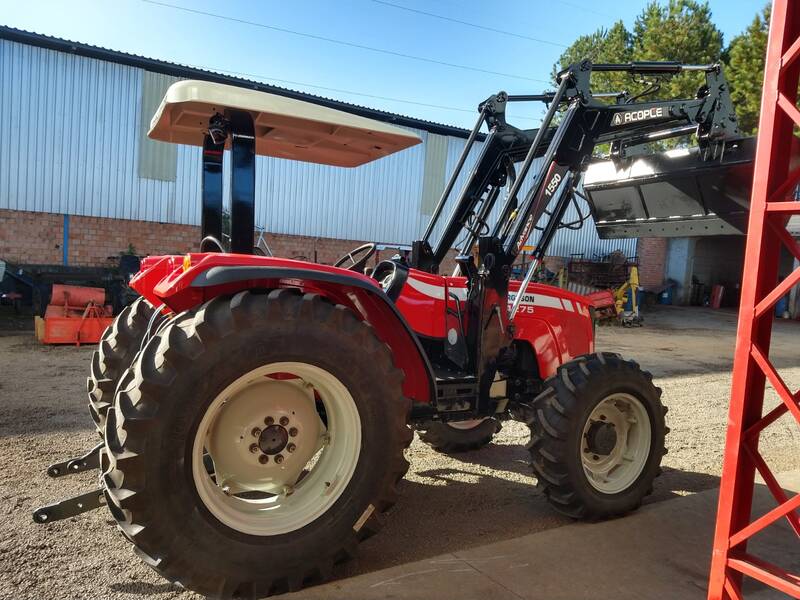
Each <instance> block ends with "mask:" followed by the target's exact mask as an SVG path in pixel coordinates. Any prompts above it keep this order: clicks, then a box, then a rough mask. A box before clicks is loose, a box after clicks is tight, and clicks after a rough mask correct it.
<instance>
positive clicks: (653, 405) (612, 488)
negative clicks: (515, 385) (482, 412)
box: [527, 352, 669, 520]
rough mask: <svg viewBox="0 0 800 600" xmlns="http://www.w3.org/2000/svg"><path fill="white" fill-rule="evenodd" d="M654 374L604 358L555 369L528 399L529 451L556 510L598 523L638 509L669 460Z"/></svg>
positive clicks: (596, 356) (603, 355)
mask: <svg viewBox="0 0 800 600" xmlns="http://www.w3.org/2000/svg"><path fill="white" fill-rule="evenodd" d="M652 379H653V378H652V375H650V373H648V372H646V371H643V370H641V369H640V368H639V365H638V364H636V363H635V362H634V361H630V360H623V359H622V358H621V357H620V356H619V355H618V354H612V353H608V352H603V353H596V354H589V355H585V356H581V357H579V358H577V359H575V360H573V361H571V362H568V363H565V364H564V365H562V366H561V367H559V368H558V371H557V372H556V374H555V375H554V376H553V377H551V378H550V379H548V380H547V381H545V383H544V390H543V391H542V393H541V394H539V395H538V396H537V397H536V398H535V399H534V401H533V410H532V411H530V412H529V413H528V418H527V423H528V426H529V427H530V429H531V439H530V443H529V444H528V449H529V451H530V453H531V459H532V466H533V471H534V473H535V475H536V477H537V479H538V482H539V484H538V485H539V488H540V489H541V490H542V491H543V492H544V495H545V497H546V498H547V500H548V501H549V502H550V504H551V505H552V506H553V508H555V509H556V510H557V511H559V512H561V513H563V514H565V515H567V516H570V517H573V518H576V519H588V520H598V519H604V518H610V517H614V516H618V515H622V514H625V513H627V512H630V511H632V510H634V509H636V508H638V507H639V506H640V505H641V503H642V500H643V499H644V498H645V497H646V496H647V495H648V494H650V493H651V492H652V491H653V482H654V480H655V478H656V477H657V476H658V475H659V474H660V472H661V469H660V463H661V458H662V456H663V455H664V454H666V449H665V447H664V438H665V435H666V434H667V433H668V432H669V429H668V428H667V427H666V425H665V423H664V415H665V414H666V412H667V409H666V407H664V406H663V405H662V404H661V390H660V389H659V388H657V387H655V386H654V385H653V382H652Z"/></svg>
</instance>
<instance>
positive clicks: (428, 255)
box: [411, 61, 741, 389]
mask: <svg viewBox="0 0 800 600" xmlns="http://www.w3.org/2000/svg"><path fill="white" fill-rule="evenodd" d="M593 71H603V72H608V71H620V72H628V73H631V74H636V75H640V76H648V77H662V76H670V75H674V74H676V73H680V72H683V71H698V72H702V73H703V74H704V76H705V83H704V84H703V85H702V86H701V87H700V88H699V89H698V92H697V94H696V97H695V98H689V99H675V100H664V101H647V102H638V101H637V100H638V98H639V97H640V96H639V97H633V98H631V97H630V96H629V95H628V94H626V93H615V92H612V93H605V94H593V93H592V90H591V83H590V78H591V74H592V72H593ZM557 82H558V87H557V89H556V90H555V91H554V92H552V93H547V94H541V95H521V96H513V95H508V94H506V93H505V92H499V93H498V94H495V95H493V96H491V97H489V98H488V99H487V100H486V101H484V102H483V103H482V104H481V105H480V106H479V117H478V120H477V123H476V124H475V127H474V129H473V131H472V133H471V135H470V137H469V139H468V141H467V144H466V145H465V148H464V150H463V153H462V155H461V158H460V159H459V161H458V163H457V168H456V169H455V171H454V172H453V174H452V175H451V178H450V180H449V181H448V183H447V185H446V186H445V190H444V192H443V194H442V196H441V198H440V201H439V203H438V204H437V206H436V208H435V210H434V212H433V216H432V218H431V222H430V223H429V225H428V227H427V229H426V231H425V235H424V236H423V238H422V239H421V240H418V241H416V242H414V244H413V245H412V258H411V264H412V266H413V267H415V268H418V269H421V270H425V271H429V272H433V273H436V272H438V269H439V266H440V264H441V262H442V261H443V260H444V258H445V257H446V256H448V253H449V252H450V250H451V248H452V247H453V245H454V244H455V243H456V240H457V239H462V240H463V242H462V244H461V245H460V247H459V248H458V249H457V252H458V254H459V256H458V257H457V258H456V262H457V264H458V265H459V267H458V268H459V271H460V272H461V274H462V275H466V276H467V279H468V284H467V285H468V288H469V296H468V304H467V311H466V314H467V315H469V327H468V331H467V338H468V340H469V346H470V349H471V356H470V364H471V365H472V366H473V368H474V369H475V371H476V375H477V377H478V379H479V380H480V381H481V382H483V383H482V386H481V387H482V388H484V389H485V388H486V387H487V382H488V380H489V379H490V378H491V377H494V373H495V372H496V370H497V368H498V366H499V365H501V364H502V363H503V361H504V360H506V358H505V357H507V356H509V355H510V354H511V352H510V349H511V345H512V341H513V339H514V325H513V321H514V317H515V315H516V312H517V310H518V308H519V305H520V302H521V301H522V298H523V297H524V296H525V291H526V288H527V286H528V284H529V283H530V281H531V279H532V276H533V273H534V271H535V269H536V267H537V265H538V264H539V263H540V261H541V259H542V258H543V257H544V256H545V254H546V252H547V250H548V247H549V245H550V243H551V242H552V240H553V238H554V236H555V234H556V232H557V231H558V229H559V228H560V227H561V226H562V220H563V216H564V214H565V212H566V209H567V208H568V206H569V204H570V203H571V202H573V201H574V199H575V193H576V188H577V187H578V186H579V185H580V184H581V182H582V178H583V175H584V172H585V171H586V169H587V168H588V166H589V165H590V163H591V162H592V160H593V152H594V150H595V148H596V147H597V146H598V145H600V144H609V147H610V154H611V160H612V161H613V162H614V163H615V164H617V165H624V164H627V163H630V162H631V161H632V160H633V159H635V158H637V157H641V156H646V155H648V154H652V153H653V143H654V142H658V141H661V140H666V139H670V138H677V137H681V136H688V135H694V136H696V139H697V143H698V146H699V149H700V153H701V156H700V159H701V160H705V159H709V158H711V159H714V158H715V157H719V156H722V155H724V153H725V149H726V147H729V146H732V145H735V144H736V143H737V142H740V141H741V136H740V134H739V130H738V126H737V122H736V115H735V112H734V110H733V105H732V102H731V100H730V95H729V92H728V86H727V82H726V80H725V77H724V75H723V73H722V70H721V67H720V66H719V65H689V66H684V65H679V64H676V63H630V64H598V65H593V64H592V63H591V62H589V61H583V62H581V63H577V64H573V65H571V66H570V67H568V68H567V69H565V70H564V71H562V72H561V73H559V74H558V76H557ZM609 98H610V99H611V100H612V101H611V102H608V100H609ZM531 101H543V102H545V103H547V104H548V109H547V112H546V114H545V116H544V119H543V121H542V124H541V126H540V128H539V129H534V130H521V129H518V128H516V127H514V126H513V125H510V124H509V123H507V121H506V117H505V112H506V106H507V104H508V103H509V102H531ZM484 124H485V125H486V126H487V128H488V134H487V135H486V137H485V139H484V141H483V146H482V148H481V150H480V154H479V157H478V159H477V162H476V164H475V166H474V167H473V168H472V170H471V172H470V174H469V176H468V178H467V180H466V183H465V184H464V185H463V187H462V189H461V191H460V193H459V196H458V197H457V198H456V200H455V202H454V203H453V208H452V210H451V211H450V214H449V215H448V216H447V218H446V221H444V222H443V226H441V227H438V226H439V225H440V223H439V219H440V218H442V216H443V213H444V208H445V206H446V205H447V203H448V199H449V196H450V194H451V192H452V191H453V189H454V187H455V182H456V180H457V179H458V176H459V172H460V170H461V169H463V167H464V164H465V163H466V157H467V156H468V155H469V152H470V150H471V148H472V146H473V145H474V143H475V142H476V141H477V139H478V137H479V133H478V132H479V130H480V129H481V127H482V126H483V125H484ZM520 161H521V163H520ZM517 163H519V164H517ZM528 181H530V185H529V187H528V191H527V192H526V193H523V191H522V190H523V186H525V185H526V184H527V182H528ZM506 186H507V189H508V192H507V194H506V195H505V201H504V204H503V205H502V206H500V207H495V204H496V203H497V201H498V200H499V198H500V197H501V194H500V193H499V191H500V189H501V188H505V187H506ZM495 208H497V209H498V210H497V214H498V217H497V221H496V222H495V223H494V225H493V227H492V228H491V230H489V229H488V224H487V217H488V215H489V214H490V213H492V212H493V211H494V210H495ZM437 230H440V231H441V234H440V235H439V237H438V239H436V240H434V237H435V232H436V231H437ZM534 230H537V231H539V232H541V235H540V237H539V240H538V243H537V245H536V248H535V250H534V252H533V260H532V261H531V264H530V267H529V269H528V271H527V273H526V275H525V278H524V279H523V281H522V284H521V286H520V289H519V291H518V292H517V293H516V295H515V296H514V299H513V300H514V302H513V305H512V307H511V309H510V311H509V312H507V311H506V306H507V303H508V300H509V294H508V283H509V279H510V276H511V266H512V265H513V264H514V262H515V260H516V259H517V257H518V256H519V254H520V253H521V251H522V248H523V246H524V245H525V244H526V243H527V241H528V239H529V237H530V236H531V234H532V233H533V232H534ZM476 246H477V257H476V259H473V256H472V255H471V253H472V250H473V248H475V247H476Z"/></svg>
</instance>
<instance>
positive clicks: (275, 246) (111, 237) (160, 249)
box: [0, 210, 395, 266]
mask: <svg viewBox="0 0 800 600" xmlns="http://www.w3.org/2000/svg"><path fill="white" fill-rule="evenodd" d="M63 226H64V217H63V215H57V214H51V213H39V212H25V211H14V210H0V258H2V259H4V260H7V261H9V262H12V263H18V264H61V262H62V253H63V249H62V243H63V236H64V229H63ZM265 237H266V240H267V244H268V245H269V247H270V249H271V250H272V252H273V253H274V254H275V256H280V257H285V258H298V259H305V260H309V261H315V260H316V262H320V263H325V264H332V263H333V262H335V261H336V259H338V258H339V257H340V256H342V255H344V254H346V253H347V252H349V251H350V250H352V249H353V248H356V247H357V246H360V245H361V244H363V243H364V242H362V241H358V240H339V239H330V238H318V237H311V236H297V235H283V234H274V233H267V234H266V236H265ZM199 243H200V228H199V227H195V226H192V225H175V224H171V223H153V222H150V221H128V220H123V219H105V218H101V217H82V216H78V215H71V216H70V218H69V243H68V260H69V264H70V265H74V266H107V265H109V264H110V261H109V259H108V257H109V256H111V257H116V256H118V255H119V254H120V252H127V250H128V248H129V246H133V249H134V252H135V253H136V254H138V255H140V256H144V255H147V254H184V253H186V252H196V251H198V250H199ZM394 253H395V251H394V250H389V249H387V250H383V251H382V252H379V253H377V255H376V257H375V259H374V260H375V261H376V262H377V261H378V260H382V259H385V258H390V257H391V256H392V255H393V254H394Z"/></svg>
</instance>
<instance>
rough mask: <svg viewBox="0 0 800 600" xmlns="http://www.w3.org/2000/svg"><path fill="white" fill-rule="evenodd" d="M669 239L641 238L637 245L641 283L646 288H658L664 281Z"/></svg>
mask: <svg viewBox="0 0 800 600" xmlns="http://www.w3.org/2000/svg"><path fill="white" fill-rule="evenodd" d="M667 241H668V240H667V238H639V241H638V243H637V245H636V254H637V255H638V257H639V283H640V284H641V285H642V287H644V288H645V289H648V288H658V287H659V286H660V285H661V284H662V283H664V272H665V270H666V266H667Z"/></svg>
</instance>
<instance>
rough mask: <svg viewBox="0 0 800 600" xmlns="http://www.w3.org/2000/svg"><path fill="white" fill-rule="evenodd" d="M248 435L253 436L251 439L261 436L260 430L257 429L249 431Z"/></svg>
mask: <svg viewBox="0 0 800 600" xmlns="http://www.w3.org/2000/svg"><path fill="white" fill-rule="evenodd" d="M250 433H252V434H253V437H258V436H260V435H261V430H260V429H259V428H258V427H253V431H251V432H250Z"/></svg>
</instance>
